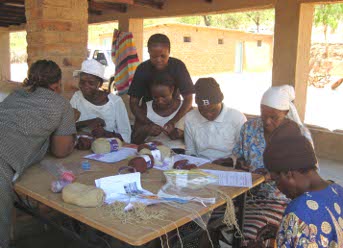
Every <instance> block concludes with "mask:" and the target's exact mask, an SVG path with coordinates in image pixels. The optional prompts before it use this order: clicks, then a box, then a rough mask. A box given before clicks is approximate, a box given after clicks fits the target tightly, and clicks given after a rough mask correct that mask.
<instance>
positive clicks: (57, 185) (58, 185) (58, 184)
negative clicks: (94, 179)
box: [50, 180, 71, 193]
mask: <svg viewBox="0 0 343 248" xmlns="http://www.w3.org/2000/svg"><path fill="white" fill-rule="evenodd" d="M68 184H71V182H70V181H66V180H57V181H52V182H51V187H50V189H51V191H52V192H54V193H60V192H61V191H62V190H63V188H64V187H65V186H67V185H68Z"/></svg>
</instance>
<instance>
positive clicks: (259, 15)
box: [245, 9, 274, 33]
mask: <svg viewBox="0 0 343 248" xmlns="http://www.w3.org/2000/svg"><path fill="white" fill-rule="evenodd" d="M245 15H246V16H247V17H248V18H249V19H250V20H251V21H252V22H253V23H254V24H255V25H256V32H257V33H259V32H260V26H261V24H264V25H265V26H268V25H270V24H271V23H272V24H274V10H273V9H268V10H263V11H250V12H245Z"/></svg>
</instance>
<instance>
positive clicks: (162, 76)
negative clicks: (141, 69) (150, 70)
mask: <svg viewBox="0 0 343 248" xmlns="http://www.w3.org/2000/svg"><path fill="white" fill-rule="evenodd" d="M174 89H175V81H174V79H173V78H172V76H170V74H169V73H167V72H161V73H158V74H156V76H155V77H154V79H153V81H152V82H151V84H150V93H151V96H152V98H153V101H154V104H156V105H157V106H158V107H159V108H160V109H166V108H168V107H169V106H170V105H171V104H172V103H173V93H174Z"/></svg>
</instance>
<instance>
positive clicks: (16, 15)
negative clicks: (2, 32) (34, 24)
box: [0, 8, 25, 17]
mask: <svg viewBox="0 0 343 248" xmlns="http://www.w3.org/2000/svg"><path fill="white" fill-rule="evenodd" d="M3 15H10V16H13V17H25V12H24V13H18V12H10V11H6V10H3V9H2V8H0V16H3Z"/></svg>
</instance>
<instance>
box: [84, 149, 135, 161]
mask: <svg viewBox="0 0 343 248" xmlns="http://www.w3.org/2000/svg"><path fill="white" fill-rule="evenodd" d="M136 154H137V150H136V149H133V148H128V147H121V148H120V149H119V150H118V151H116V152H110V153H104V154H90V155H87V156H84V158H87V159H92V160H96V161H100V162H104V163H116V162H119V161H121V160H124V159H127V158H128V157H130V156H134V155H136Z"/></svg>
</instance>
